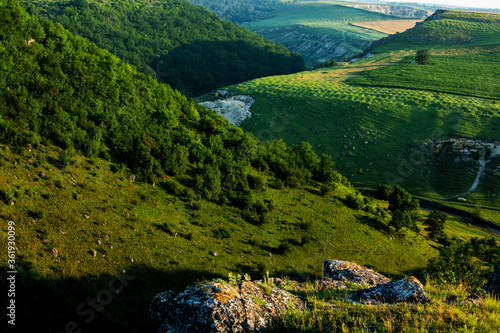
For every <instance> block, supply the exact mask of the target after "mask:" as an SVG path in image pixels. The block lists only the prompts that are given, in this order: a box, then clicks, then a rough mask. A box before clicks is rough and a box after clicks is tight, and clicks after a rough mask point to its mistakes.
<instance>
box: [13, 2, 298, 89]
mask: <svg viewBox="0 0 500 333" xmlns="http://www.w3.org/2000/svg"><path fill="white" fill-rule="evenodd" d="M20 2H21V4H23V5H24V6H25V8H26V9H27V11H28V13H30V14H34V15H37V16H41V17H44V18H49V19H51V20H53V21H54V22H59V23H61V24H62V25H63V26H64V27H65V28H66V29H68V30H69V31H71V32H72V33H74V34H76V35H79V36H82V37H85V38H88V39H89V40H91V41H92V42H94V43H96V44H97V46H99V47H101V48H104V49H107V50H108V51H110V52H112V53H113V54H115V55H117V56H118V57H120V58H121V59H123V60H125V61H127V62H129V63H131V64H133V65H135V66H136V67H137V68H138V69H139V70H140V71H142V72H143V73H147V74H150V75H152V76H153V77H157V78H158V79H159V80H160V81H161V82H166V83H169V84H170V85H171V86H172V87H174V88H175V89H178V90H180V91H181V92H183V93H186V94H192V95H199V94H202V93H205V92H207V91H210V90H211V89H214V88H216V87H221V86H226V85H230V84H233V83H238V82H242V81H246V80H249V79H253V78H257V77H262V76H268V75H279V74H288V73H292V72H296V71H299V70H300V69H302V68H303V66H304V61H303V59H302V57H301V56H300V55H299V54H297V53H292V52H290V51H289V50H287V49H286V48H285V47H283V46H281V45H280V44H277V43H274V42H271V41H268V40H266V39H264V38H263V37H262V36H260V35H258V34H255V33H253V32H251V31H249V30H247V29H245V28H243V27H240V26H238V25H236V24H233V23H231V22H229V21H224V20H221V19H220V18H219V17H217V15H216V14H214V13H212V12H209V11H208V10H206V9H204V8H202V7H199V6H195V5H192V4H190V3H189V2H187V1H185V0H162V1H138V0H105V1H96V0H74V1H65V0H41V1H40V0H36V1H35V0H21V1H20Z"/></svg>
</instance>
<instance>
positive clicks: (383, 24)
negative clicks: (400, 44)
mask: <svg viewBox="0 0 500 333" xmlns="http://www.w3.org/2000/svg"><path fill="white" fill-rule="evenodd" d="M422 21H423V20H383V21H365V22H352V23H351V24H352V25H355V26H358V27H361V28H367V29H373V30H377V31H380V32H383V33H386V34H395V33H396V32H403V31H405V30H407V29H410V28H413V27H414V26H415V24H417V23H418V22H422Z"/></svg>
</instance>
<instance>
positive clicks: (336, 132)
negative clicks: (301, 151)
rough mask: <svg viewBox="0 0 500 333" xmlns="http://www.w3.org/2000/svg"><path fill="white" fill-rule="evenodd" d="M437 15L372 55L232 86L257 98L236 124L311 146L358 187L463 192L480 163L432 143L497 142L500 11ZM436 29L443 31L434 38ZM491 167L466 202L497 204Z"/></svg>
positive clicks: (499, 196) (499, 126) (439, 195)
mask: <svg viewBox="0 0 500 333" xmlns="http://www.w3.org/2000/svg"><path fill="white" fill-rule="evenodd" d="M440 16H441V18H440V19H438V20H434V21H428V22H425V23H424V24H423V25H422V26H421V27H419V28H416V29H413V30H411V31H409V32H406V33H402V34H399V35H396V36H398V37H397V38H394V39H391V40H388V41H386V43H380V44H379V45H378V46H376V47H374V48H373V49H372V50H370V52H372V53H374V54H375V55H373V56H371V57H368V58H365V59H361V60H358V61H355V62H353V63H349V64H347V63H342V64H341V65H339V66H335V67H332V68H328V69H318V70H314V71H306V72H302V73H298V74H294V75H288V76H276V77H268V78H261V79H257V80H252V81H248V82H245V83H242V84H239V85H235V86H231V87H230V90H231V91H233V92H235V93H242V94H249V95H251V96H253V97H254V98H256V103H255V104H254V106H253V107H252V109H251V111H252V114H253V115H252V117H251V118H250V119H248V120H246V121H245V122H244V123H243V124H242V126H243V128H244V129H246V130H250V131H252V132H253V133H255V134H256V135H258V136H259V137H260V138H262V139H266V140H270V139H278V138H282V139H283V140H284V141H285V142H287V143H289V144H294V143H297V142H300V141H309V142H310V143H311V144H312V145H313V146H314V147H315V149H316V150H317V151H318V152H320V153H327V154H331V155H332V156H334V159H335V161H336V165H337V168H338V169H339V170H340V171H341V172H342V173H343V174H345V175H346V176H348V177H349V178H350V179H351V180H353V181H354V182H356V183H357V184H358V185H362V186H365V185H368V186H376V185H377V184H379V183H391V184H394V183H398V184H401V185H403V186H405V187H408V188H410V189H411V190H412V191H413V192H414V193H418V194H421V195H424V196H427V197H430V198H434V199H440V198H442V197H445V196H447V197H448V196H450V197H453V195H458V194H460V193H463V190H464V189H465V190H467V189H468V188H469V187H470V185H471V184H472V183H473V182H474V180H475V178H476V176H477V171H478V169H479V165H478V163H477V161H475V160H474V159H473V158H472V157H469V158H466V159H464V160H463V163H462V162H461V163H462V164H460V163H458V162H455V161H458V160H457V158H458V155H457V156H455V157H454V158H453V159H450V160H449V161H446V160H442V161H441V160H439V159H438V158H437V157H435V156H434V153H435V148H436V143H437V142H438V141H439V140H440V139H447V138H449V137H453V136H459V137H465V138H475V139H483V140H489V141H495V140H498V139H499V138H500V135H499V133H500V99H499V98H500V93H499V91H500V90H499V82H500V80H499V78H500V72H499V69H498V68H500V66H498V64H499V52H498V51H499V46H500V41H499V39H498V38H499V37H498V34H497V31H498V29H499V27H500V24H499V22H500V21H499V17H500V15H498V14H482V13H468V12H447V13H441V14H440ZM441 21H442V22H441ZM434 25H438V28H436V27H435V26H434ZM443 26H448V27H449V29H448V30H447V31H445V32H442V33H438V32H439V31H440V30H439V29H440V27H443ZM450 29H453V30H450ZM446 36H455V37H454V38H455V39H456V38H459V39H463V40H465V39H466V40H468V41H469V42H464V43H463V44H460V43H457V42H456V40H455V39H453V40H452V39H446V38H447V37H446ZM412 40H413V42H412ZM422 40H423V41H425V43H422V42H421V41H422ZM419 48H429V49H431V65H426V66H418V65H411V64H410V62H411V61H414V59H415V51H416V49H419ZM438 163H441V168H445V169H444V171H443V170H442V169H441V171H442V172H440V173H439V176H436V173H432V172H431V171H432V170H433V168H436V167H438ZM443 163H444V164H443ZM457 163H458V164H457ZM495 163H496V162H491V163H489V164H488V167H489V168H490V169H488V172H487V173H486V176H485V177H486V178H484V179H483V181H482V182H480V185H479V186H478V188H477V190H476V191H475V192H474V193H471V194H470V198H471V199H473V200H480V201H481V200H483V201H484V202H483V203H485V204H486V205H493V206H498V205H500V188H499V187H498V186H495V185H494V184H498V181H497V178H498V177H500V175H499V174H498V170H497V169H498V168H495V167H494V165H495ZM446 165H447V167H445V166H446ZM451 166H453V167H451ZM452 169H453V170H455V171H454V173H453V172H451V170H452ZM446 170H448V171H450V172H446ZM495 170H497V171H495ZM457 180H459V181H457ZM495 219H498V217H497V218H495Z"/></svg>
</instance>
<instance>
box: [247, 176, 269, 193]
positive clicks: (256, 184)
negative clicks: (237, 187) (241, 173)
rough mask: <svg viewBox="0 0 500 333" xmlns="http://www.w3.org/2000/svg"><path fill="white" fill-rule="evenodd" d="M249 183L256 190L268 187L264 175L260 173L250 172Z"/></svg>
mask: <svg viewBox="0 0 500 333" xmlns="http://www.w3.org/2000/svg"><path fill="white" fill-rule="evenodd" d="M247 177H248V184H249V185H250V188H251V189H254V190H256V191H262V190H264V189H265V187H266V180H265V179H264V177H262V176H260V175H251V174H248V176H247Z"/></svg>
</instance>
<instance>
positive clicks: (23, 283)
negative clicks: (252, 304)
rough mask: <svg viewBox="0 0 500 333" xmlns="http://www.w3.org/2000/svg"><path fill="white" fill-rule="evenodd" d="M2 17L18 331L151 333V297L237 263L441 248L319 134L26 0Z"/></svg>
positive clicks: (303, 273) (3, 10) (379, 259)
mask: <svg viewBox="0 0 500 333" xmlns="http://www.w3.org/2000/svg"><path fill="white" fill-rule="evenodd" d="M0 18H1V20H0V66H1V68H2V72H1V74H0V92H1V93H2V96H1V98H0V100H1V103H2V105H1V107H0V112H1V113H0V199H1V202H0V209H1V210H0V218H1V220H2V226H1V237H0V244H1V246H2V247H3V248H5V249H7V248H8V247H7V244H8V241H12V240H10V239H9V238H8V237H9V236H10V237H11V239H12V236H11V235H12V234H13V233H15V246H12V245H11V246H12V247H13V249H12V250H11V253H12V256H13V257H14V259H12V260H14V261H15V264H14V263H12V262H10V263H11V264H12V265H13V266H12V267H9V268H8V267H7V266H6V264H7V262H4V263H2V269H4V270H7V269H9V270H12V269H16V271H17V273H16V283H15V288H16V290H15V293H16V296H15V302H16V326H15V330H10V331H16V332H19V331H22V332H32V331H42V332H46V331H57V332H60V331H78V330H79V329H81V330H82V331H89V332H153V325H152V324H151V322H150V321H149V319H148V318H147V309H148V305H149V301H150V300H151V298H152V297H153V296H154V295H155V294H156V293H157V292H159V291H162V290H164V289H165V288H168V289H174V290H179V289H181V288H184V287H185V286H186V285H187V284H192V283H195V282H197V281H201V280H204V279H210V278H213V277H221V276H226V275H227V273H228V272H231V271H235V272H241V273H249V274H251V275H252V276H253V277H254V278H259V277H261V276H262V275H263V274H265V272H266V271H269V272H270V273H271V274H273V275H278V274H279V275H292V276H294V277H296V278H302V279H307V277H308V276H313V275H314V276H318V275H320V267H321V262H322V261H323V260H324V259H327V258H344V259H347V260H353V261H356V262H359V263H361V264H370V265H372V267H373V268H375V269H377V270H379V271H381V272H382V273H384V274H388V275H390V276H399V275H405V274H407V273H408V272H412V273H414V272H417V273H418V272H419V271H420V270H421V269H422V268H423V267H424V266H425V264H426V262H427V260H428V258H429V257H432V256H434V255H435V254H436V253H437V250H436V249H435V246H436V243H434V242H430V241H429V240H428V239H427V238H426V237H425V233H424V234H422V235H420V234H415V233H413V232H408V233H407V236H406V237H407V238H406V240H400V239H398V238H394V237H393V235H392V234H391V232H390V229H389V228H388V227H387V224H386V222H387V213H386V212H385V211H384V210H383V209H382V208H380V207H378V206H377V204H376V203H375V202H373V201H372V200H370V199H369V198H363V197H362V196H361V195H360V194H359V193H356V192H355V191H354V190H353V189H352V187H351V186H350V185H349V183H348V182H347V181H346V179H345V178H343V177H342V176H340V175H339V174H337V173H336V172H335V171H334V170H332V169H331V166H332V163H331V160H330V159H329V158H328V157H327V156H325V155H323V156H321V157H319V158H318V157H317V156H316V155H315V154H314V153H313V152H312V148H311V147H310V146H309V145H307V144H301V145H297V146H295V147H293V148H290V147H287V146H286V145H284V144H283V143H282V142H272V143H261V142H259V141H257V140H256V139H255V138H254V137H253V136H252V135H250V134H245V133H243V132H242V131H241V130H240V129H238V128H236V127H234V126H231V125H229V124H228V122H227V121H225V120H224V119H223V118H222V117H218V116H216V115H215V114H214V113H212V112H209V111H207V110H206V109H205V108H203V107H200V106H199V105H196V104H194V103H193V102H192V101H190V100H188V99H187V98H185V97H184V96H182V95H180V94H179V93H177V92H175V91H173V90H171V89H170V88H169V87H168V86H166V85H162V84H159V83H157V82H156V81H155V80H153V79H151V78H148V77H146V76H145V75H144V74H141V73H139V72H137V71H136V70H135V69H133V68H131V67H130V66H129V65H128V64H126V63H124V62H123V61H121V60H119V59H118V58H116V57H115V56H113V55H111V54H110V53H109V52H108V51H105V50H101V49H99V48H97V47H96V46H95V45H94V44H92V43H90V42H88V41H87V40H85V39H83V38H81V37H76V36H73V35H71V34H70V33H69V32H68V31H66V30H65V29H63V28H62V26H61V25H59V24H54V23H52V22H50V21H45V20H40V19H35V18H33V17H30V16H28V15H27V14H26V13H25V12H24V11H23V10H22V8H21V7H20V6H19V5H18V3H17V2H16V1H13V0H1V1H0ZM134 175H137V178H136V177H135V176H134ZM135 178H136V179H135ZM134 179H135V181H134ZM139 180H146V181H148V183H147V182H141V181H139ZM318 181H321V183H320V182H318ZM321 193H323V194H324V195H320V194H321ZM350 196H351V197H352V196H354V197H355V198H356V199H357V200H358V201H359V207H361V208H363V209H352V208H349V207H348V206H346V202H348V201H349V200H348V199H349V197H350ZM9 221H12V222H9ZM454 226H459V227H460V228H461V232H463V233H464V235H463V237H464V238H469V237H470V235H472V234H474V235H478V236H479V235H481V236H484V235H486V233H485V232H484V231H482V230H476V229H475V228H473V227H470V226H460V225H459V224H455V225H454ZM464 230H465V231H464ZM0 284H1V286H2V288H5V289H4V290H6V289H8V287H11V284H10V282H7V280H6V279H2V282H1V283H0ZM5 300H7V299H6V298H5ZM8 301H9V300H7V302H8ZM2 304H3V305H4V307H5V308H6V307H7V303H5V301H4V302H3V303H2Z"/></svg>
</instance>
